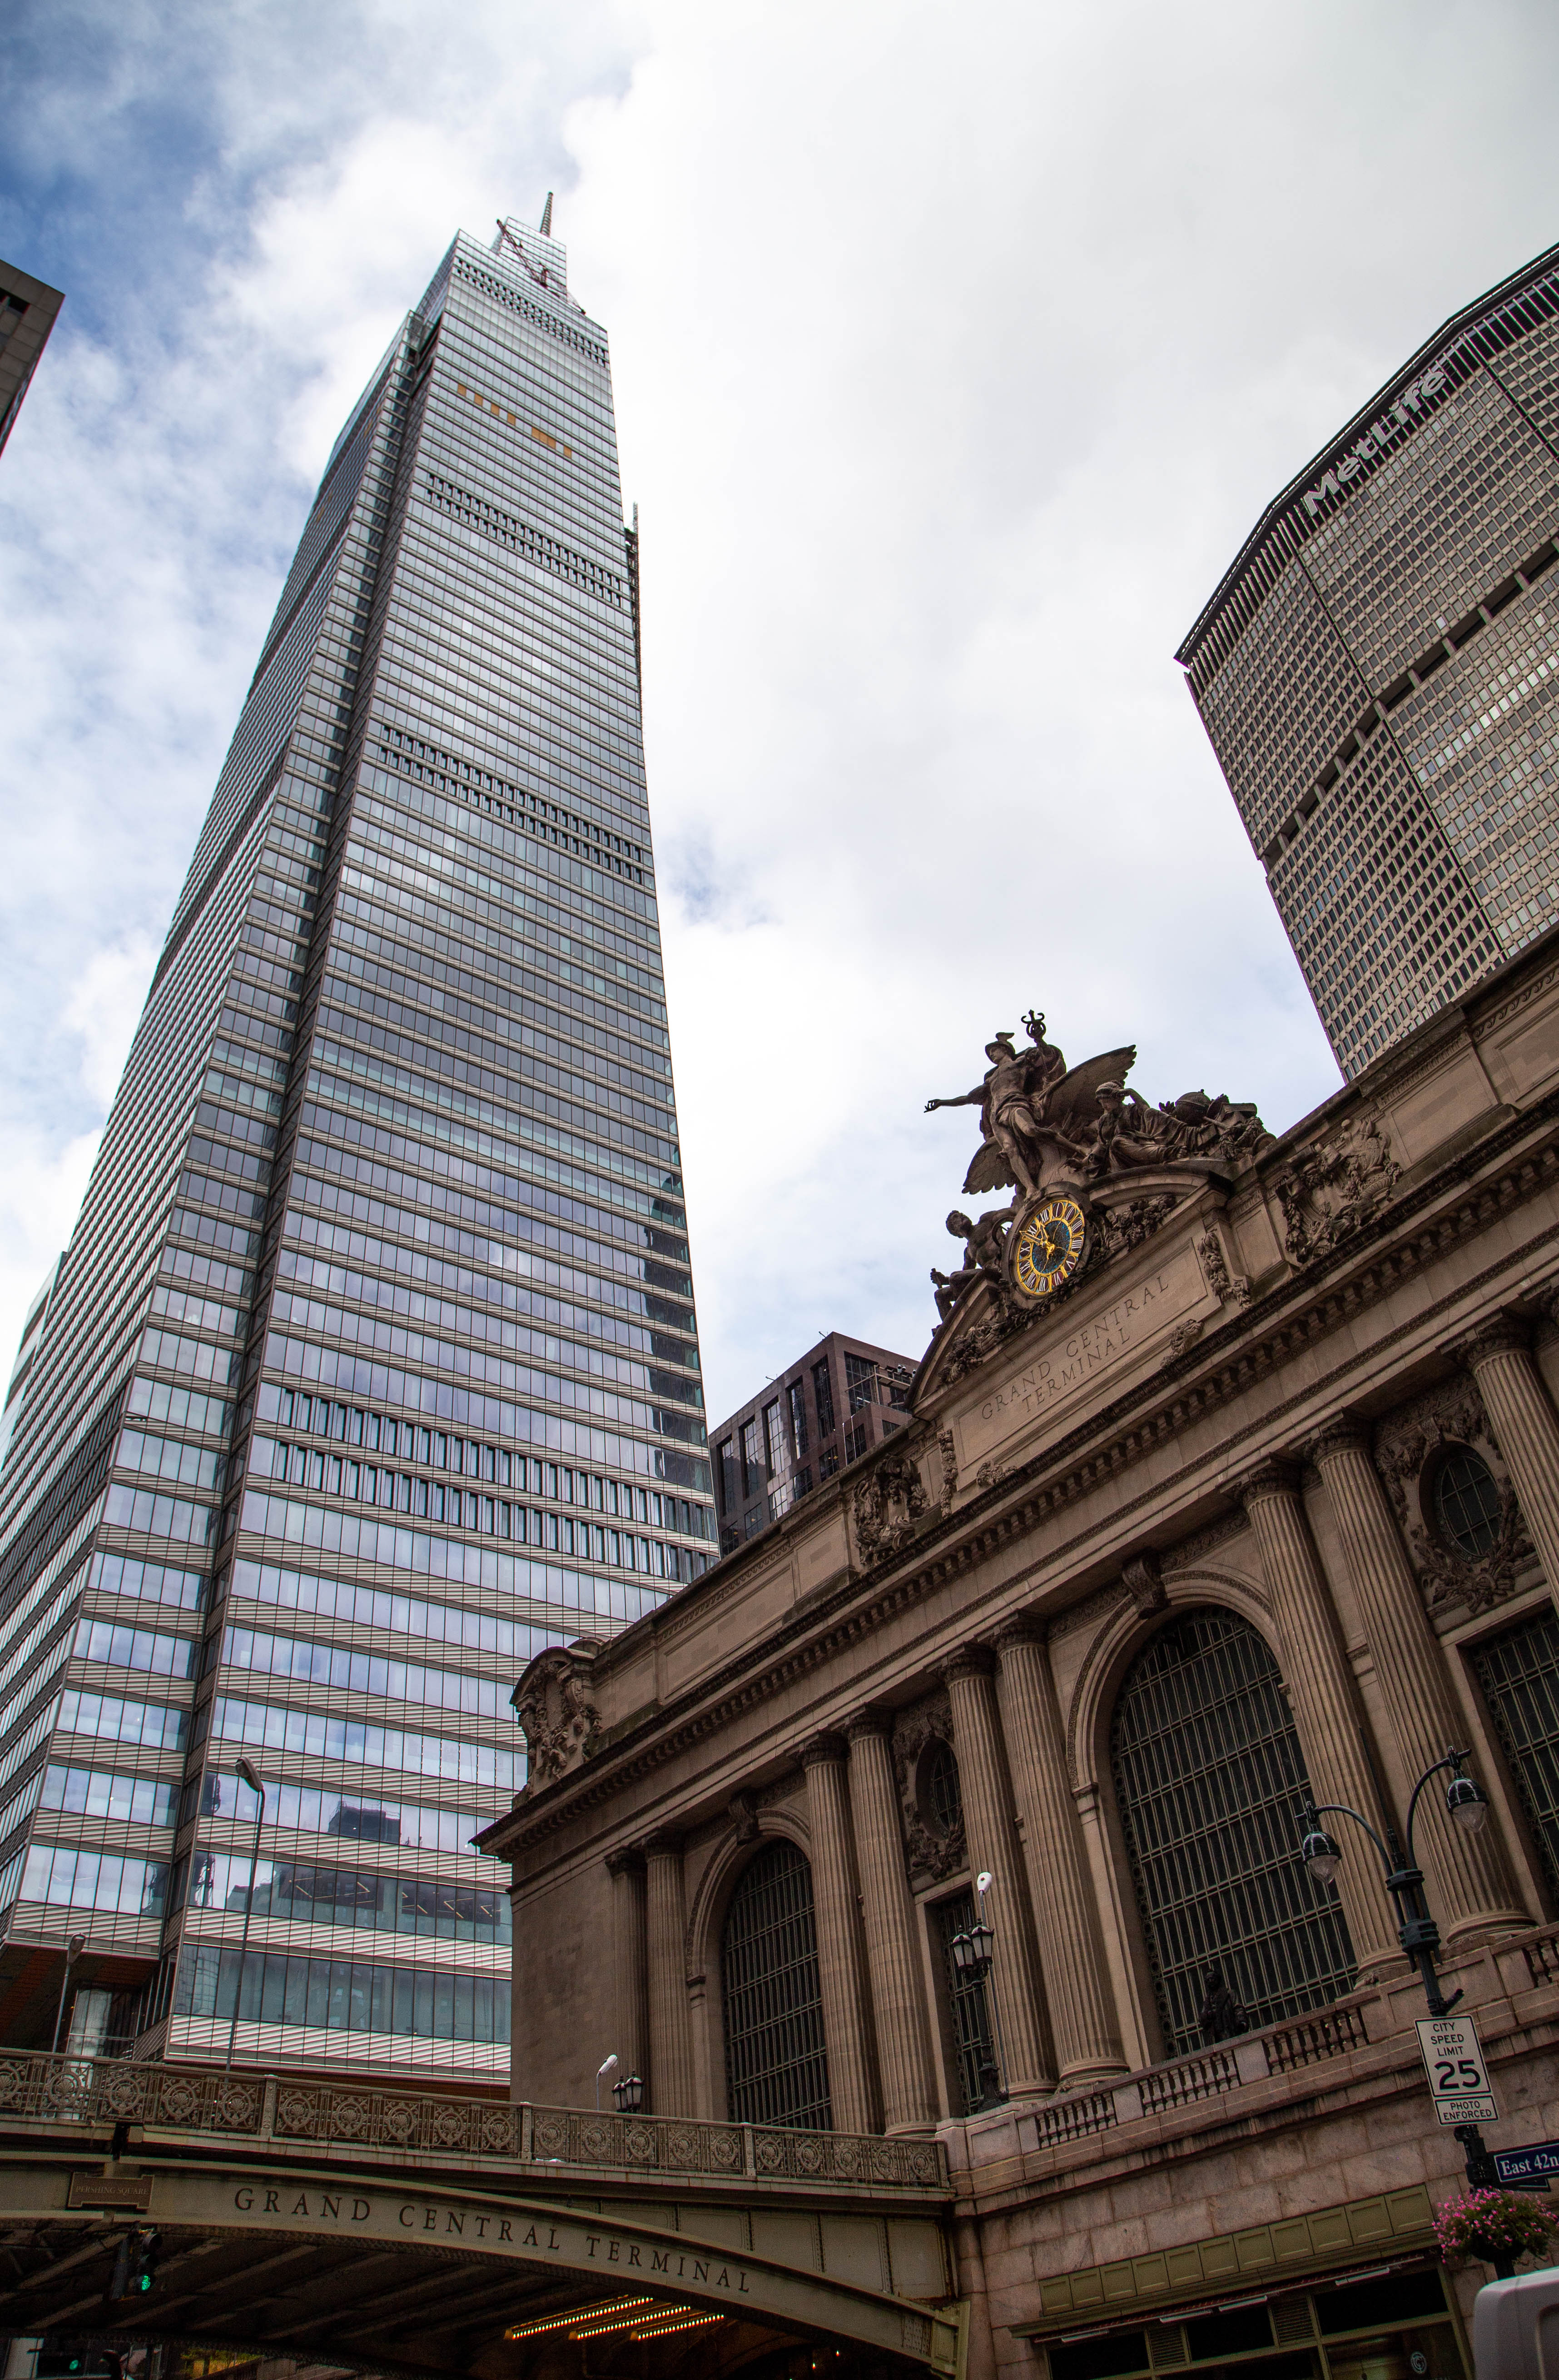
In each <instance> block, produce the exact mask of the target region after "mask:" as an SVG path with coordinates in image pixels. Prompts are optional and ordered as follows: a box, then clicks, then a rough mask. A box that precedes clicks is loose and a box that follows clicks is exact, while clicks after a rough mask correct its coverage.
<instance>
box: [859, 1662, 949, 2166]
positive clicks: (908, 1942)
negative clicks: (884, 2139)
mask: <svg viewBox="0 0 1559 2380" xmlns="http://www.w3.org/2000/svg"><path fill="white" fill-rule="evenodd" d="M892 1725H893V1718H892V1714H891V1713H890V1712H888V1711H880V1710H867V1711H862V1712H861V1713H859V1714H858V1716H857V1717H856V1718H853V1719H852V1721H851V1723H850V1727H849V1730H848V1733H849V1737H850V1815H851V1819H852V1827H853V1831H854V1836H855V1866H856V1872H857V1874H858V1875H859V1876H860V1878H861V1902H862V1911H863V1914H864V1919H865V1931H866V1969H867V1973H869V1975H870V1977H871V1985H872V2014H873V2019H874V2022H875V2025H876V2045H877V2065H878V2070H879V2072H880V2075H881V2078H882V2117H883V2130H884V2131H888V2132H924V2131H930V2130H931V2129H932V2127H933V2126H934V2125H935V2124H936V2122H937V2091H936V2085H935V2083H933V2080H932V2073H931V2046H930V2041H929V2038H928V2036H927V2032H926V2022H925V1985H924V1982H923V1979H922V1969H921V1961H920V1960H919V1958H918V1957H917V1956H916V1952H915V1934H914V1925H915V1917H914V1908H913V1904H912V1901H911V1900H910V1887H909V1879H908V1878H907V1876H905V1874H904V1838H903V1829H902V1828H901V1826H900V1820H899V1796H898V1793H897V1791H895V1788H894V1783H893V1760H892V1755H891V1754H890V1752H889V1750H888V1735H889V1733H890V1731H891V1729H892Z"/></svg>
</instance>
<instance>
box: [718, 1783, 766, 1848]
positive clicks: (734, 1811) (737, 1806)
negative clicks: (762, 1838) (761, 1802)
mask: <svg viewBox="0 0 1559 2380" xmlns="http://www.w3.org/2000/svg"><path fill="white" fill-rule="evenodd" d="M725 1814H726V1816H727V1817H728V1818H729V1819H730V1820H731V1830H732V1832H733V1833H734V1835H735V1837H736V1840H737V1841H738V1842H739V1843H755V1842H756V1841H757V1839H758V1812H757V1803H755V1801H754V1799H753V1797H752V1795H751V1794H750V1793H733V1794H732V1795H731V1799H730V1801H729V1802H728V1803H726V1805H725Z"/></svg>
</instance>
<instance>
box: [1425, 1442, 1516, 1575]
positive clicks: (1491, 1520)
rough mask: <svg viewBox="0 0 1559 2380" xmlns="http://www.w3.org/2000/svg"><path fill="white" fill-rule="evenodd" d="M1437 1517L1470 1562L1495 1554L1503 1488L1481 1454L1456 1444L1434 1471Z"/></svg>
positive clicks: (1451, 1543)
mask: <svg viewBox="0 0 1559 2380" xmlns="http://www.w3.org/2000/svg"><path fill="white" fill-rule="evenodd" d="M1433 1499H1434V1519H1435V1523H1436V1525H1437V1526H1438V1528H1439V1531H1440V1534H1441V1536H1443V1537H1444V1539H1445V1542H1446V1544H1447V1545H1449V1546H1452V1547H1454V1548H1455V1549H1456V1552H1457V1553H1458V1554H1460V1555H1462V1556H1463V1558H1464V1559H1465V1560H1468V1561H1477V1560H1480V1558H1481V1557H1482V1556H1483V1555H1484V1554H1487V1553H1492V1552H1493V1548H1494V1547H1495V1546H1496V1545H1497V1544H1498V1542H1499V1534H1500V1491H1499V1488H1498V1487H1497V1486H1496V1485H1495V1482H1494V1475H1493V1472H1492V1471H1491V1470H1490V1468H1489V1466H1488V1464H1487V1463H1485V1462H1484V1460H1483V1458H1482V1456H1481V1455H1480V1454H1474V1453H1473V1451H1472V1450H1471V1448H1470V1447H1468V1446H1453V1447H1452V1448H1451V1449H1450V1450H1449V1451H1448V1452H1447V1453H1445V1454H1444V1456H1442V1458H1441V1461H1440V1463H1439V1465H1438V1467H1437V1468H1436V1470H1435V1474H1434V1489H1433Z"/></svg>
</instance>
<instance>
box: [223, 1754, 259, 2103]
mask: <svg viewBox="0 0 1559 2380" xmlns="http://www.w3.org/2000/svg"><path fill="white" fill-rule="evenodd" d="M233 1773H234V1775H235V1776H236V1778H237V1779H238V1781H239V1783H240V1784H243V1785H247V1786H248V1789H249V1791H250V1792H251V1793H258V1794H259V1795H260V1811H259V1814H258V1815H257V1816H256V1819H255V1822H254V1841H253V1843H252V1845H251V1846H250V1849H249V1888H248V1892H247V1893H246V1894H245V1896H244V1930H243V1933H242V1935H241V1936H240V1937H239V1940H238V1977H237V1981H236V1984H235V1985H234V1987H233V2022H231V2024H230V2025H229V2026H228V2028H227V2056H226V2057H225V2058H224V2060H223V2071H224V2073H231V2071H232V2070H233V2044H234V2041H235V2039H236V2035H237V2032H238V2003H239V2001H240V2000H241V1999H242V1998H243V1996H244V1966H245V1962H246V1961H247V1959H248V1949H249V1920H250V1918H251V1917H252V1916H253V1915H254V1879H255V1870H256V1868H257V1866H258V1865H259V1864H260V1828H261V1827H263V1826H264V1824H265V1787H264V1785H263V1784H262V1783H261V1782H260V1779H259V1778H258V1777H257V1776H256V1775H255V1772H254V1770H253V1769H252V1768H251V1767H250V1766H249V1764H248V1761H247V1760H240V1761H238V1762H237V1763H236V1765H235V1767H234V1772H233Z"/></svg>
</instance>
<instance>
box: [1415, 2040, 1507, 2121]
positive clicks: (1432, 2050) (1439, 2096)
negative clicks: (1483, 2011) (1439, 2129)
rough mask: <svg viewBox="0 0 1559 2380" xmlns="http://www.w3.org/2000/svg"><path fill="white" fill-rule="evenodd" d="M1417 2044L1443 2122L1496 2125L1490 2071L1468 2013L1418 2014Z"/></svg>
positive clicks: (1435, 2106) (1496, 2115)
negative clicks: (1446, 2014)
mask: <svg viewBox="0 0 1559 2380" xmlns="http://www.w3.org/2000/svg"><path fill="white" fill-rule="evenodd" d="M1418 2028H1419V2047H1420V2050H1421V2051H1422V2052H1423V2063H1424V2072H1425V2073H1426V2074H1427V2075H1428V2076H1429V2087H1430V2090H1431V2091H1432V2094H1433V2095H1434V2112H1435V2115H1436V2116H1437V2117H1438V2118H1439V2119H1440V2121H1441V2123H1443V2124H1497V2123H1498V2121H1499V2109H1498V2108H1497V2107H1495V2105H1494V2095H1493V2091H1491V2090H1490V2088H1489V2070H1488V2068H1487V2067H1486V2066H1485V2065H1484V2063H1483V2051H1482V2048H1481V2046H1480V2043H1479V2039H1478V2028H1477V2026H1476V2025H1475V2024H1474V2023H1473V2022H1472V2019H1471V2018H1470V2017H1469V2016H1421V2017H1420V2019H1419V2020H1418Z"/></svg>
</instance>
